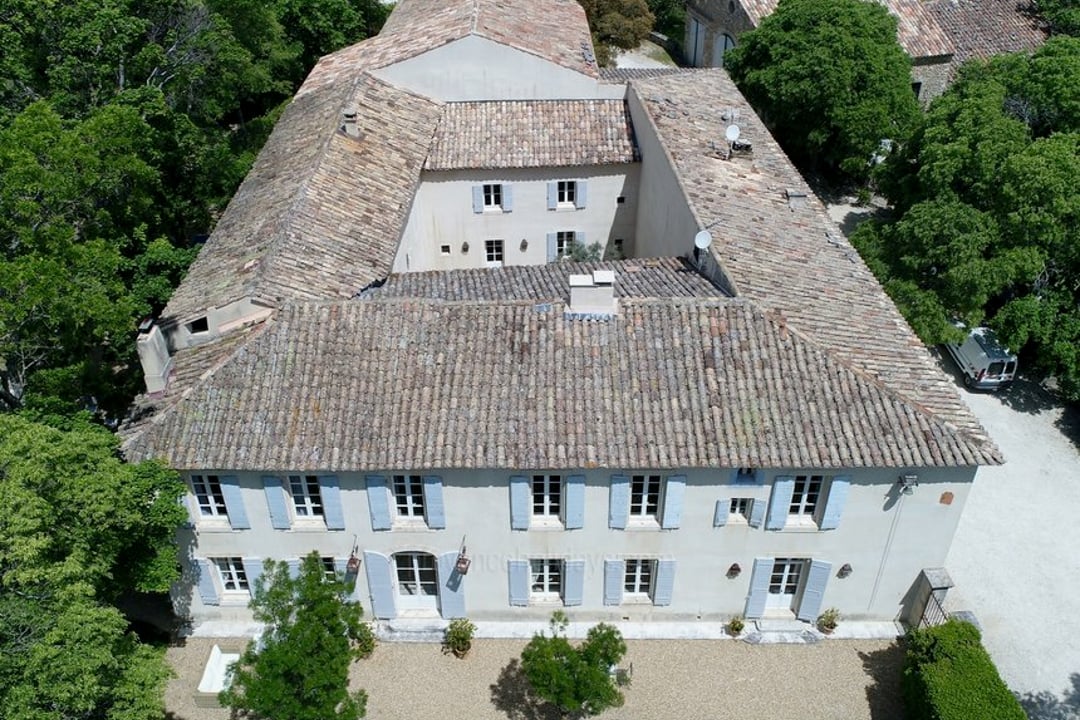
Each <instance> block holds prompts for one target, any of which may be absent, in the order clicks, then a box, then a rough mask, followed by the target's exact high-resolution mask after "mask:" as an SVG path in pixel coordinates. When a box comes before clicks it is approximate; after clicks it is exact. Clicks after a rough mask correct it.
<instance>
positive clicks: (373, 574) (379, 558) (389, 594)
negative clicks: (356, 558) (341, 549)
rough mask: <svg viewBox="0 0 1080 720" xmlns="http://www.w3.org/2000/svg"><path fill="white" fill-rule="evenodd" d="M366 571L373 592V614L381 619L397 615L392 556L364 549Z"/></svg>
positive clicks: (369, 588)
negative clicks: (391, 571)
mask: <svg viewBox="0 0 1080 720" xmlns="http://www.w3.org/2000/svg"><path fill="white" fill-rule="evenodd" d="M364 572H365V573H366V574H367V584H368V592H370V593H371V614H372V616H373V617H376V618H379V619H381V620H389V619H392V618H395V617H397V609H396V607H395V605H394V581H393V576H392V575H391V574H390V558H389V557H387V556H386V555H383V554H382V553H377V552H371V551H369V550H365V551H364Z"/></svg>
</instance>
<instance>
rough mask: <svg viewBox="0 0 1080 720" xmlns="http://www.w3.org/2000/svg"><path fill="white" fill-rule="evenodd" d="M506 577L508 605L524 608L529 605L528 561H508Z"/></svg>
mask: <svg viewBox="0 0 1080 720" xmlns="http://www.w3.org/2000/svg"><path fill="white" fill-rule="evenodd" d="M506 565H507V577H508V579H509V581H510V604H511V605H513V606H515V607H524V606H527V605H528V604H529V561H528V560H508V561H507V563H506Z"/></svg>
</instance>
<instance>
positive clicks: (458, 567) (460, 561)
mask: <svg viewBox="0 0 1080 720" xmlns="http://www.w3.org/2000/svg"><path fill="white" fill-rule="evenodd" d="M466 552H467V548H466V547H465V537H464V536H462V538H461V549H460V550H458V556H457V561H456V562H455V563H454V570H455V571H457V573H458V575H468V574H469V566H470V565H472V560H470V559H469V556H468V555H466Z"/></svg>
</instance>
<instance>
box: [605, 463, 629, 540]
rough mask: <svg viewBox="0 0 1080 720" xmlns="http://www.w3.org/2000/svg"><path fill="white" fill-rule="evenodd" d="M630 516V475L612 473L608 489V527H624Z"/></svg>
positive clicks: (620, 528) (618, 528) (621, 528)
mask: <svg viewBox="0 0 1080 720" xmlns="http://www.w3.org/2000/svg"><path fill="white" fill-rule="evenodd" d="M629 518H630V476H629V475H612V476H611V489H610V490H609V491H608V527H610V528H614V529H616V530H623V529H625V528H626V524H627V521H628V520H629Z"/></svg>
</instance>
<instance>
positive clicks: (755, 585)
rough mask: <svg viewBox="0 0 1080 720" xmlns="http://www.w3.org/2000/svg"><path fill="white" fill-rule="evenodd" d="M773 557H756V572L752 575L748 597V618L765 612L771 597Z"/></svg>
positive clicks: (746, 613)
mask: <svg viewBox="0 0 1080 720" xmlns="http://www.w3.org/2000/svg"><path fill="white" fill-rule="evenodd" d="M774 562H775V561H774V560H773V558H754V572H753V573H751V575H750V595H749V596H748V597H747V598H746V612H745V613H744V614H745V615H746V617H747V618H759V617H761V616H762V615H764V614H765V601H766V600H768V598H769V581H770V580H771V579H772V569H773V563H774Z"/></svg>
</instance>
